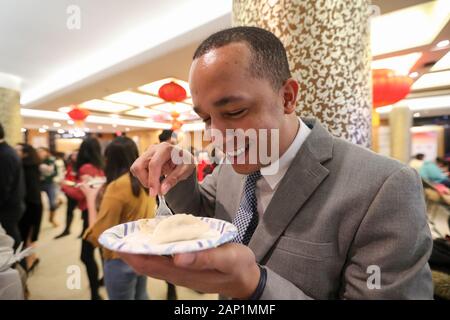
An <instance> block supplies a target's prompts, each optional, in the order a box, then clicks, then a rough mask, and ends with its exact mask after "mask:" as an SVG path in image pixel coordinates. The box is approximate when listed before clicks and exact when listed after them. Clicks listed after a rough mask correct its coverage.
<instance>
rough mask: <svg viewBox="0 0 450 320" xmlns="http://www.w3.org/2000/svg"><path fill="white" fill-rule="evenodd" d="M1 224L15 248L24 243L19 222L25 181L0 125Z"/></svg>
mask: <svg viewBox="0 0 450 320" xmlns="http://www.w3.org/2000/svg"><path fill="white" fill-rule="evenodd" d="M0 163H1V165H0V224H1V225H2V226H3V228H4V229H5V231H6V233H7V234H8V235H9V236H11V237H12V238H13V239H14V248H17V247H18V246H19V244H20V242H21V241H22V237H21V236H20V231H19V221H20V219H21V218H22V215H23V213H24V211H25V203H24V198H25V179H24V174H23V169H22V162H21V161H20V158H19V156H18V155H17V152H16V151H15V150H14V149H13V148H12V147H11V146H10V145H9V144H8V143H7V142H6V141H5V132H4V130H3V126H2V124H1V123H0Z"/></svg>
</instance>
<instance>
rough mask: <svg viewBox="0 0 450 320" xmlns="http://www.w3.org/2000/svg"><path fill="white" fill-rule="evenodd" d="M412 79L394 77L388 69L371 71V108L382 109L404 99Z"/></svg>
mask: <svg viewBox="0 0 450 320" xmlns="http://www.w3.org/2000/svg"><path fill="white" fill-rule="evenodd" d="M412 83H413V79H411V78H410V77H408V76H399V75H396V74H395V72H394V71H393V70H390V69H375V70H372V85H373V107H374V108H378V107H383V106H387V105H391V104H394V103H396V102H398V101H400V100H402V99H404V98H405V97H406V96H407V95H408V93H409V92H410V90H411V85H412Z"/></svg>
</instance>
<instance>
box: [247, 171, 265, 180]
mask: <svg viewBox="0 0 450 320" xmlns="http://www.w3.org/2000/svg"><path fill="white" fill-rule="evenodd" d="M261 177H262V176H261V171H259V170H258V171H255V172H252V173H250V174H249V175H248V176H247V181H252V182H256V181H258V179H259V178H261Z"/></svg>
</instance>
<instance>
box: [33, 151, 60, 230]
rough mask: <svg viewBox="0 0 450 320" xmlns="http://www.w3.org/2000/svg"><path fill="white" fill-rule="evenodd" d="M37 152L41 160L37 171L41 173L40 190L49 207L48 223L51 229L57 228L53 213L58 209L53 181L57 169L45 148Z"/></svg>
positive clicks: (53, 159)
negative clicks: (45, 195)
mask: <svg viewBox="0 0 450 320" xmlns="http://www.w3.org/2000/svg"><path fill="white" fill-rule="evenodd" d="M37 152H38V155H39V158H40V160H41V164H40V165H39V170H40V171H41V190H42V191H44V192H45V193H46V194H47V197H48V203H49V206H50V215H49V222H50V223H51V224H52V225H53V227H57V226H58V224H57V223H56V221H55V212H56V209H58V204H57V202H56V186H55V183H54V182H53V179H54V178H55V177H56V176H57V175H58V169H57V168H56V164H55V158H54V157H53V156H52V155H51V154H50V151H49V150H48V149H47V148H44V147H40V148H38V149H37Z"/></svg>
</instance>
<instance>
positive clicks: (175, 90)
mask: <svg viewBox="0 0 450 320" xmlns="http://www.w3.org/2000/svg"><path fill="white" fill-rule="evenodd" d="M158 95H159V96H160V97H161V99H163V100H165V101H167V102H180V101H183V100H185V99H186V97H187V95H186V90H184V88H183V87H182V86H180V85H179V84H178V83H176V82H174V81H171V82H169V83H166V84H164V85H162V86H161V88H159V91H158Z"/></svg>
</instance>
